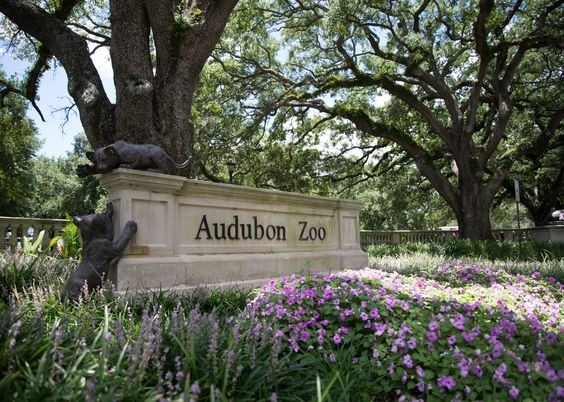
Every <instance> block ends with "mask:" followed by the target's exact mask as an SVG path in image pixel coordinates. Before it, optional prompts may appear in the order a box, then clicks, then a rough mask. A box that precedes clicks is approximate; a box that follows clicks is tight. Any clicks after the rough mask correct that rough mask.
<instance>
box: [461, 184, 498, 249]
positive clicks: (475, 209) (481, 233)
mask: <svg viewBox="0 0 564 402" xmlns="http://www.w3.org/2000/svg"><path fill="white" fill-rule="evenodd" d="M460 203H461V208H460V209H459V211H458V212H457V213H455V216H456V220H457V222H458V229H459V235H460V237H461V238H463V239H473V240H485V239H492V238H493V235H492V225H491V222H490V212H489V211H490V206H485V205H482V202H481V201H480V195H479V194H465V195H464V196H463V197H462V199H461V200H460Z"/></svg>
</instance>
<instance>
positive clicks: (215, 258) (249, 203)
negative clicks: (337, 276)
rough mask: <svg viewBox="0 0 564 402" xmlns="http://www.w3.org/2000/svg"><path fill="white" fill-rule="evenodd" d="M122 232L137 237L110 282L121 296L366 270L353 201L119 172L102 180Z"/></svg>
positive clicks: (103, 177)
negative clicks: (135, 228)
mask: <svg viewBox="0 0 564 402" xmlns="http://www.w3.org/2000/svg"><path fill="white" fill-rule="evenodd" d="M100 183H101V184H102V186H104V187H105V188H106V190H108V195H109V200H110V201H111V202H112V203H113V205H114V207H115V215H114V219H115V228H116V231H118V230H119V229H120V228H122V227H123V225H125V222H127V221H128V220H131V219H133V218H134V219H135V220H136V221H137V223H138V224H139V228H140V229H139V232H138V233H137V234H136V235H135V236H134V237H133V239H132V241H131V243H130V246H129V247H128V248H126V250H125V252H124V256H123V258H122V259H121V260H120V262H119V264H118V266H117V268H116V270H115V271H114V272H111V273H110V279H112V280H113V281H114V284H115V285H116V287H117V289H118V291H125V290H127V289H139V288H175V289H178V290H182V289H184V288H186V287H192V286H200V285H202V284H208V285H209V284H233V283H236V284H247V283H248V284H253V283H255V282H256V283H260V282H264V280H268V279H269V278H272V277H279V276H283V275H289V274H292V273H294V272H297V271H300V270H302V269H304V268H305V269H311V270H336V269H342V268H361V267H365V266H367V265H368V258H367V256H366V254H365V253H364V252H363V251H362V250H361V249H360V235H359V223H358V211H359V210H360V208H361V206H362V204H361V203H359V202H355V201H348V200H335V199H330V198H323V197H311V196H305V195H302V194H295V193H287V192H281V191H272V190H263V189H253V188H248V187H241V186H234V185H228V184H217V183H210V182H202V181H197V180H188V179H185V178H183V177H180V176H170V175H163V174H158V173H150V172H144V171H135V170H128V169H117V170H114V171H112V172H111V173H108V174H105V175H103V176H100Z"/></svg>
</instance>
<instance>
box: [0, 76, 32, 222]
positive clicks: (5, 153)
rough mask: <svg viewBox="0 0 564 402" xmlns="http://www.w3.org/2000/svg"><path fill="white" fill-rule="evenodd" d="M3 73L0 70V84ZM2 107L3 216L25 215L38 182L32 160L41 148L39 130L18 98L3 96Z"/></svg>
mask: <svg viewBox="0 0 564 402" xmlns="http://www.w3.org/2000/svg"><path fill="white" fill-rule="evenodd" d="M1 80H4V74H3V73H2V72H1V71H0V81H1ZM1 99H2V103H3V106H4V107H0V216H25V215H26V213H27V212H28V211H29V208H30V206H31V200H30V198H31V194H32V193H33V191H34V188H35V185H34V184H35V183H34V181H33V173H32V165H33V162H32V158H33V156H34V154H35V152H36V151H37V150H38V148H39V146H40V142H39V140H38V139H37V130H36V128H35V126H34V125H33V122H32V121H31V120H30V119H29V118H27V117H26V105H25V103H24V101H22V100H21V99H20V98H19V97H17V96H15V95H11V96H8V97H4V96H2V98H1Z"/></svg>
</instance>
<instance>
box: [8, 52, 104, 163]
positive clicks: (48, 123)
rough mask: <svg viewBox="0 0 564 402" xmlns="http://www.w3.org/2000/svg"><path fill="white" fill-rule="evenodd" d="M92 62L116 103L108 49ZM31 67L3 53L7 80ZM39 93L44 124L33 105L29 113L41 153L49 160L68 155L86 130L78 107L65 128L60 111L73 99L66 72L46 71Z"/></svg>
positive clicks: (57, 69)
mask: <svg viewBox="0 0 564 402" xmlns="http://www.w3.org/2000/svg"><path fill="white" fill-rule="evenodd" d="M93 61H94V64H95V65H96V67H97V68H98V71H99V73H100V76H101V78H102V82H103V84H104V87H105V89H106V91H107V92H108V97H109V98H110V100H112V101H114V100H115V91H114V86H113V82H112V81H113V74H112V69H111V65H110V62H109V54H108V52H107V50H105V49H100V50H99V51H97V52H96V53H94V55H93ZM28 66H29V63H27V62H24V61H21V60H16V59H15V58H14V57H13V55H12V54H11V53H7V52H5V50H2V51H0V68H2V70H3V71H4V73H5V74H6V76H7V77H10V76H12V75H13V74H18V75H20V76H21V74H23V73H24V72H25V70H26V68H27V67H28ZM38 94H39V100H38V101H37V105H38V106H39V109H40V110H41V113H43V117H44V118H45V122H44V121H42V120H41V117H40V116H39V114H38V113H37V112H36V111H35V109H34V108H33V107H32V106H31V105H29V107H28V111H27V116H28V117H29V118H30V119H32V120H33V121H34V123H35V126H36V127H37V131H38V134H39V138H40V140H41V141H42V142H43V145H42V146H41V148H40V149H39V151H38V154H39V155H45V156H49V157H59V156H66V154H67V152H70V151H72V142H73V139H74V136H75V135H76V134H78V133H80V132H82V131H84V130H83V128H82V125H81V123H80V118H79V117H78V111H77V110H76V108H74V109H73V110H72V111H71V112H70V114H69V121H68V122H67V123H66V124H64V125H63V123H64V121H65V112H64V111H57V110H59V109H62V108H64V107H67V106H70V105H71V104H72V98H71V97H70V95H69V94H68V92H67V75H66V73H65V70H64V69H63V68H62V67H58V68H55V69H51V70H48V71H47V72H45V74H44V75H43V78H42V79H41V83H40V85H39V93H38Z"/></svg>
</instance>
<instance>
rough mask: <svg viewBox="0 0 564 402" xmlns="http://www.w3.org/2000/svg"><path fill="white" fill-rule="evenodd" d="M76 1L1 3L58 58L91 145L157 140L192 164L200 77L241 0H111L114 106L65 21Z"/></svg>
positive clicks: (85, 48)
mask: <svg viewBox="0 0 564 402" xmlns="http://www.w3.org/2000/svg"><path fill="white" fill-rule="evenodd" d="M77 3H79V2H78V1H69V0H66V1H63V2H62V3H61V7H60V8H59V9H58V10H57V11H56V12H53V13H48V12H47V11H45V10H44V9H42V8H41V7H39V6H37V5H36V4H34V3H33V2H31V1H28V0H2V1H1V2H0V12H2V13H3V14H4V15H5V16H6V17H7V18H8V19H10V20H11V21H12V22H13V23H14V24H15V25H17V26H18V27H19V28H20V29H22V30H23V31H24V32H26V34H28V35H30V36H32V37H33V38H35V39H36V40H38V41H39V42H40V43H41V44H42V46H44V47H45V49H46V51H47V52H48V53H49V54H51V55H53V56H54V57H55V58H57V60H59V62H60V63H61V65H62V66H63V68H64V69H65V71H66V73H67V76H68V81H69V83H68V92H69V94H70V95H71V96H72V98H73V99H74V101H75V102H76V105H77V107H78V111H79V113H80V119H81V122H82V125H83V127H84V131H85V133H86V136H87V137H88V140H89V142H90V144H91V145H92V147H94V148H98V147H101V146H104V145H107V144H110V143H112V142H115V141H116V140H120V139H121V140H125V141H128V142H132V143H152V144H156V145H159V146H161V147H162V148H163V149H165V151H166V152H167V153H168V154H169V155H171V156H172V157H173V158H174V159H176V160H178V161H180V160H185V159H186V158H187V157H188V156H189V155H191V154H192V144H193V135H194V132H193V131H194V129H193V125H192V123H191V121H190V112H191V108H192V102H193V95H194V91H195V88H196V85H197V82H198V77H199V75H200V72H201V70H202V68H203V67H204V64H205V62H206V60H207V59H208V57H209V55H210V54H211V52H212V50H213V49H214V47H215V45H216V44H217V42H218V41H219V38H220V36H221V34H222V32H223V29H224V27H225V24H226V22H227V19H228V18H229V15H230V14H231V11H232V10H233V7H234V6H235V4H236V3H237V0H222V1H214V0H207V1H206V0H202V1H197V0H193V1H188V2H181V1H173V0H110V1H109V4H110V21H109V22H110V25H111V40H110V55H111V62H112V67H113V70H114V84H115V88H116V103H115V104H112V103H111V102H110V101H109V99H108V96H107V94H106V92H105V90H104V87H103V86H102V81H101V79H100V75H99V73H98V71H97V70H96V68H95V66H94V64H93V62H92V59H91V57H90V53H89V49H88V43H87V41H86V40H85V38H83V37H82V36H80V35H78V34H77V33H76V32H74V31H73V30H72V29H71V28H70V27H69V26H67V25H66V24H65V18H66V17H67V16H68V15H69V11H68V10H69V9H72V7H74V6H75V5H76V4H77ZM62 8H64V10H63V11H65V12H61V9H62ZM153 51H154V56H153V53H152V52H153Z"/></svg>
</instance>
